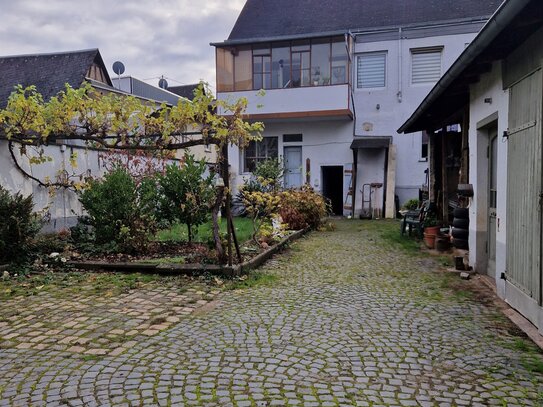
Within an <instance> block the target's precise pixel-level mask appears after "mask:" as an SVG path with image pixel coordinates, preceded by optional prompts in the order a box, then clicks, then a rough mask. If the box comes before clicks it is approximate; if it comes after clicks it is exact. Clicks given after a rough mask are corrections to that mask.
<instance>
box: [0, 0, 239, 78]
mask: <svg viewBox="0 0 543 407" xmlns="http://www.w3.org/2000/svg"><path fill="white" fill-rule="evenodd" d="M243 3H244V0H230V1H220V0H205V1H194V0H132V1H106V0H93V1H82V0H46V1H43V0H20V1H9V0H0V8H1V9H2V15H3V19H2V20H3V21H2V25H0V54H1V55H13V54H23V53H35V52H55V51H66V50H74V49H85V48H99V49H100V51H101V53H102V56H103V57H104V60H105V62H106V65H107V66H108V68H110V67H111V65H112V63H113V62H114V61H115V60H121V61H123V62H124V64H125V65H126V67H127V70H126V73H127V74H130V75H133V76H136V77H138V78H141V79H146V78H154V77H158V76H160V75H164V76H166V77H169V78H172V79H173V80H174V81H170V83H171V84H172V85H175V84H177V82H176V81H179V82H181V83H191V82H195V81H198V80H200V79H204V80H206V81H208V82H210V83H211V84H212V85H213V84H214V82H215V64H214V48H212V47H211V46H209V43H210V42H215V41H222V40H224V39H225V38H227V37H228V34H229V32H230V30H231V28H232V26H233V25H234V22H235V20H236V17H237V15H238V14H239V12H240V10H241V8H242V7H243ZM149 82H151V83H156V80H150V81H149Z"/></svg>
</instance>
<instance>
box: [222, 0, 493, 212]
mask: <svg viewBox="0 0 543 407" xmlns="http://www.w3.org/2000/svg"><path fill="white" fill-rule="evenodd" d="M282 3H285V4H284V6H285V7H286V8H282V7H281V4H282ZM312 3H314V5H315V10H317V9H318V10H319V11H318V12H313V13H311V14H308V13H307V12H306V11H304V7H306V6H307V4H305V5H299V4H291V2H290V3H289V4H288V7H287V2H286V1H282V0H281V1H279V2H273V4H272V3H269V2H264V1H262V0H249V1H247V3H246V5H245V7H244V9H243V11H242V13H241V14H240V16H239V18H238V20H237V22H236V25H235V26H234V29H233V30H232V33H231V34H230V37H229V38H228V40H226V41H224V42H221V43H215V44H213V45H214V46H215V47H216V55H217V97H218V98H226V99H228V98H232V99H235V98H239V97H245V98H247V99H248V101H249V107H248V118H249V119H250V120H260V121H263V122H264V124H265V131H264V134H263V136H264V140H263V141H262V142H257V143H252V145H250V146H249V147H248V148H247V149H246V150H245V151H238V150H237V149H235V148H232V149H231V151H230V163H231V173H232V177H233V178H234V185H240V184H241V183H243V181H244V180H245V179H247V178H248V177H250V175H251V170H252V169H253V168H254V165H255V163H256V162H258V161H260V160H263V159H265V158H270V157H279V158H282V159H283V161H284V163H285V167H286V169H287V175H286V178H285V184H286V186H288V187H298V186H301V185H302V184H304V183H309V184H310V185H312V186H313V187H314V188H315V189H317V190H318V191H320V192H322V193H323V194H324V195H325V196H327V197H328V198H330V199H331V201H332V204H333V209H334V212H335V213H336V214H342V215H350V214H354V215H355V216H358V215H363V216H367V217H369V216H371V217H383V216H385V215H386V216H388V217H393V216H395V206H394V203H395V196H397V197H398V198H399V201H400V202H404V201H405V200H407V199H410V198H417V197H418V196H419V191H420V190H421V189H422V188H423V185H424V184H425V183H426V179H427V178H426V177H427V174H426V169H427V158H428V149H427V139H426V138H425V136H424V134H423V133H422V132H418V133H416V134H413V135H410V136H400V137H399V136H398V135H397V133H396V129H397V128H398V127H399V126H400V125H401V123H403V122H404V121H405V119H407V117H408V116H409V114H410V113H411V112H412V111H413V109H414V108H415V107H416V106H417V105H418V104H419V103H420V102H421V101H422V99H423V98H424V96H425V95H426V94H427V93H428V91H429V90H430V89H431V88H432V86H433V85H434V84H435V83H436V82H437V80H438V79H439V78H440V77H441V74H442V73H443V72H444V71H445V70H446V69H448V67H449V66H450V65H451V64H452V62H453V61H454V60H455V59H456V58H457V57H458V55H459V54H460V53H461V52H462V51H463V50H464V48H465V46H466V44H468V43H469V42H470V41H471V40H472V39H473V37H474V36H475V35H476V33H477V32H478V31H479V30H480V28H481V27H482V26H483V24H484V23H485V22H486V20H487V19H488V17H489V16H490V15H491V14H492V12H493V11H494V10H495V9H496V8H497V5H498V3H499V2H498V1H495V0H486V1H482V2H477V4H473V2H470V1H462V2H461V3H462V5H461V6H462V7H458V8H455V11H451V10H449V8H448V7H447V3H446V2H445V1H440V2H438V3H440V5H439V7H435V8H433V9H431V11H429V10H430V9H429V8H428V4H427V3H428V1H424V0H421V1H415V2H413V1H410V2H407V1H400V2H398V1H394V2H391V1H385V2H379V3H376V2H371V1H359V2H354V3H353V2H346V1H339V2H335V3H334V6H333V7H332V6H330V5H328V6H323V3H322V2H319V1H316V0H314V1H313V2H312ZM336 3H337V4H336ZM404 3H405V4H404ZM408 3H409V5H408ZM433 3H435V2H433ZM464 3H465V4H464ZM284 9H289V10H290V12H289V13H288V15H284V14H283V12H282V10H284ZM400 9H402V10H403V12H401V13H398V12H397V11H398V10H400ZM393 11H394V12H393ZM261 89H263V90H264V92H261V91H260V90H261ZM353 199H354V207H353Z"/></svg>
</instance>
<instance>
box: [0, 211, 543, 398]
mask: <svg viewBox="0 0 543 407" xmlns="http://www.w3.org/2000/svg"><path fill="white" fill-rule="evenodd" d="M397 229H399V227H398V225H397V223H387V222H384V221H383V222H360V221H350V222H347V221H339V222H337V230H335V231H331V232H312V233H311V234H310V235H309V237H308V238H304V239H302V240H300V241H298V242H296V243H294V244H293V245H292V248H291V249H290V250H289V251H287V252H284V253H283V254H281V255H279V256H278V257H276V258H274V259H272V260H271V261H269V262H268V263H266V265H264V267H263V268H262V269H261V272H262V273H263V274H265V275H268V274H269V275H272V276H274V277H275V278H274V282H273V283H271V284H265V285H258V284H257V285H256V286H255V287H250V288H246V289H240V290H234V291H224V292H223V291H222V290H221V289H220V288H219V289H217V287H212V286H209V285H206V284H207V283H205V282H203V283H200V282H197V281H191V282H189V283H188V285H187V286H175V285H168V284H165V285H164V286H159V285H156V286H153V285H149V286H143V287H140V288H138V289H134V290H129V291H128V292H125V293H122V294H118V295H113V296H109V297H103V296H98V295H90V294H79V293H74V294H70V296H66V295H59V293H60V291H57V292H56V296H53V295H52V293H51V291H50V290H47V292H45V291H44V292H42V293H40V294H39V295H37V296H33V297H29V298H25V297H20V298H14V299H9V300H7V301H5V302H6V304H3V307H2V308H1V309H0V337H1V338H2V341H3V342H1V343H0V406H3V405H40V403H41V404H42V405H48V406H49V405H61V404H63V405H88V406H92V405H100V406H102V405H104V406H107V405H131V406H132V405H133V406H139V405H168V404H171V405H174V406H175V405H179V406H184V405H194V406H200V405H210V406H211V405H232V406H234V405H257V406H260V405H261V406H270V405H283V406H286V405H304V406H327V405H329V406H338V405H359V406H367V405H392V406H412V405H413V406H414V405H422V406H435V405H443V406H447V405H466V406H469V405H474V406H477V405H480V406H484V405H502V404H503V403H504V402H505V403H507V404H508V405H527V406H529V405H534V406H536V405H538V403H539V401H540V400H539V394H540V392H541V390H542V389H543V378H542V376H541V375H540V374H538V373H534V372H529V371H527V370H526V368H525V367H524V365H523V360H524V354H523V352H521V351H518V350H515V349H516V348H515V346H513V345H514V341H515V338H514V337H511V336H510V335H508V334H507V333H506V332H507V321H505V320H502V319H500V316H499V312H498V311H497V310H495V309H493V308H490V305H484V304H483V303H480V302H477V301H476V300H475V299H471V298H469V297H466V296H456V295H454V291H452V290H450V289H448V288H447V284H446V281H447V280H446V276H444V275H443V274H440V273H439V272H436V270H438V269H439V265H438V264H437V263H436V262H434V261H433V260H432V259H428V258H425V257H422V256H418V255H411V254H407V253H405V252H402V251H401V250H399V249H397V248H396V247H394V246H392V245H391V244H390V243H389V242H387V241H384V240H382V238H381V234H382V233H383V232H382V230H385V231H387V230H390V231H393V232H394V233H397ZM458 282H459V283H461V284H475V281H474V280H473V279H471V280H469V281H461V280H458ZM214 298H215V299H217V301H216V304H215V306H214V308H213V309H211V310H205V311H204V312H201V313H196V314H193V313H194V310H195V309H198V307H199V306H200V305H203V304H204V303H205V304H207V303H208V301H210V300H213V299H214ZM490 303H491V302H489V304H490ZM10 309H17V310H20V312H19V314H17V315H12V314H8V311H9V310H10ZM190 314H193V315H192V316H189V315H190ZM496 321H500V322H499V326H500V329H498V328H496V326H497V322H496ZM49 327H50V328H49ZM502 330H503V332H502ZM126 339H130V340H129V341H126ZM535 357H538V358H539V359H540V360H542V359H541V357H540V356H538V355H536V356H535Z"/></svg>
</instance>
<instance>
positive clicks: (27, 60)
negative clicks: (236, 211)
mask: <svg viewBox="0 0 543 407" xmlns="http://www.w3.org/2000/svg"><path fill="white" fill-rule="evenodd" d="M84 82H89V83H90V84H91V85H92V86H93V88H94V89H95V90H97V91H98V92H101V93H111V92H113V93H117V94H120V95H127V94H128V93H126V92H123V91H119V90H117V89H115V88H114V87H113V82H112V80H111V78H110V76H109V75H108V72H107V69H106V67H105V65H104V61H103V59H102V57H101V55H100V52H99V51H98V50H97V49H91V50H83V51H72V52H59V53H51V54H34V55H17V56H6V57H0V106H1V107H2V108H4V107H5V106H6V105H7V101H8V97H9V95H10V94H11V93H12V92H13V90H14V87H15V86H16V85H18V84H20V85H22V86H23V87H27V86H30V85H35V86H36V88H37V91H38V92H40V93H41V94H42V96H43V98H44V100H49V99H50V98H51V97H53V96H55V95H57V94H58V92H60V91H62V90H64V89H65V84H66V83H68V84H69V85H70V86H71V87H73V88H78V87H80V86H81V85H82V84H83V83H84ZM149 86H150V85H149ZM157 89H158V88H157ZM158 90H159V91H163V90H162V89H158ZM163 92H166V91H163ZM167 93H168V94H170V95H171V96H173V97H175V98H176V100H177V99H179V97H178V96H176V95H173V94H171V93H170V92H167ZM135 95H136V96H137V97H140V98H142V99H145V100H147V101H149V102H150V103H155V104H156V106H157V107H159V106H160V103H161V102H162V101H163V100H164V99H163V98H162V97H159V98H158V99H159V100H158V101H157V100H153V99H150V98H149V97H150V96H152V95H145V96H143V97H142V96H138V95H137V94H135ZM168 103H169V102H168ZM7 144H8V143H7V141H1V140H0V185H2V186H3V187H5V188H7V189H9V190H10V191H13V192H21V193H22V194H24V195H25V196H26V195H30V194H32V196H33V199H34V202H35V204H36V209H37V210H44V211H45V212H46V213H47V214H48V217H49V222H48V223H47V225H46V226H45V228H44V229H45V231H48V230H60V229H63V228H66V227H70V226H72V225H74V224H75V223H76V221H77V217H78V215H81V214H82V208H81V205H80V203H79V200H78V199H77V195H76V194H75V193H74V192H73V191H71V190H68V189H64V188H61V189H59V190H57V191H56V192H55V194H53V195H52V196H50V194H49V192H50V191H49V190H48V189H47V188H44V187H42V186H40V185H39V184H38V183H36V182H35V181H32V180H30V179H29V178H27V177H26V176H24V175H23V174H22V172H21V171H19V170H18V169H17V167H16V165H15V164H14V162H13V160H12V157H11V155H10V152H9V149H8V148H7ZM203 149H204V146H202V150H203ZM13 151H14V155H15V157H16V158H17V161H18V163H19V165H20V166H21V167H23V168H24V170H25V171H27V172H28V173H30V174H32V175H33V176H35V177H37V178H39V179H41V180H45V179H46V178H49V179H51V180H52V181H55V180H57V179H59V178H63V177H67V176H71V175H75V176H76V179H77V180H79V178H81V179H83V178H84V177H87V176H91V175H100V174H102V173H103V171H104V164H105V162H104V160H103V158H101V154H102V152H101V151H99V150H97V149H92V148H88V147H87V146H86V145H85V144H84V143H83V142H80V141H73V140H72V141H69V140H66V142H65V143H55V144H52V145H49V146H46V147H45V154H46V155H47V156H49V157H51V158H52V161H50V162H46V163H44V164H39V165H33V166H31V165H30V164H29V162H28V160H27V159H26V158H23V157H21V155H20V153H19V149H18V148H14V150H13ZM180 154H181V155H182V153H180ZM209 155H210V153H206V152H204V151H202V154H201V155H200V156H201V157H207V156H209ZM72 164H75V165H72Z"/></svg>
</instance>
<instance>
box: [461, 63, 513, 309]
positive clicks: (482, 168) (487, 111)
mask: <svg viewBox="0 0 543 407" xmlns="http://www.w3.org/2000/svg"><path fill="white" fill-rule="evenodd" d="M470 94H471V96H470V128H469V148H470V151H469V159H470V169H469V180H470V183H471V184H473V189H474V198H473V199H472V201H471V204H470V226H469V227H470V233H469V247H470V252H469V256H470V264H471V265H472V266H473V267H474V268H475V269H476V271H478V272H479V273H480V274H486V266H487V261H486V259H487V255H486V247H485V246H486V241H487V229H488V213H487V212H488V211H487V208H488V193H487V189H488V158H487V146H488V141H489V140H488V134H487V131H486V130H484V129H478V128H477V127H478V126H477V123H480V122H481V121H484V120H485V119H487V118H489V117H491V116H492V115H493V114H495V113H497V114H498V143H497V144H498V191H497V208H496V209H497V219H496V222H497V230H496V232H497V233H496V276H495V278H496V285H497V289H498V295H500V296H501V297H502V298H503V296H504V290H505V282H504V280H501V279H500V276H501V273H503V272H505V259H506V254H507V253H506V249H507V247H506V240H505V238H506V228H507V219H506V202H507V199H506V194H507V189H506V186H507V143H504V142H503V140H502V137H501V135H502V134H503V132H504V131H505V130H507V128H508V109H509V92H508V91H507V90H505V91H504V90H503V87H502V76H501V62H496V63H494V65H493V67H492V71H491V72H490V73H487V74H484V75H482V76H481V78H480V81H479V82H478V83H476V84H474V85H472V86H471V89H470ZM487 98H491V99H492V103H485V101H484V100H485V99H487Z"/></svg>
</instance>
